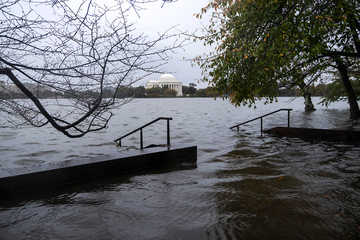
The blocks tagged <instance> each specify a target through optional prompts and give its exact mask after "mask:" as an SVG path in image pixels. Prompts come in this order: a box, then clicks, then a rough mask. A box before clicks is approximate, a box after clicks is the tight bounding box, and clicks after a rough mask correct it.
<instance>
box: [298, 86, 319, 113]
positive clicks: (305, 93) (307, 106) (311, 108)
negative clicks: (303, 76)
mask: <svg viewBox="0 0 360 240" xmlns="http://www.w3.org/2000/svg"><path fill="white" fill-rule="evenodd" d="M300 89H301V91H302V92H303V93H302V95H303V97H304V100H305V102H304V104H305V111H315V110H316V109H315V107H314V104H313V103H312V101H311V93H310V91H309V86H307V85H306V84H305V82H302V83H301V84H300Z"/></svg>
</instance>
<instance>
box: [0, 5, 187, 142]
mask: <svg viewBox="0 0 360 240" xmlns="http://www.w3.org/2000/svg"><path fill="white" fill-rule="evenodd" d="M147 2H154V0H145V1H143V0H141V1H137V0H126V1H116V2H115V3H114V5H112V6H107V5H104V4H103V3H101V2H100V1H95V0H84V1H66V0H57V1H52V0H40V1H29V0H20V1H19V0H11V1H1V3H0V77H1V79H0V80H1V82H0V83H1V86H0V103H1V107H0V114H1V115H2V116H3V117H4V119H6V120H7V121H8V122H10V123H12V124H15V125H23V124H29V123H30V124H32V125H34V126H44V125H46V124H51V125H52V126H53V127H54V128H55V129H57V130H59V131H61V132H62V133H64V134H65V135H66V136H68V137H81V136H83V135H85V134H86V133H88V132H92V131H97V130H100V129H103V128H106V126H107V124H108V122H109V120H110V119H111V117H112V116H113V113H112V109H114V108H116V107H119V106H121V105H122V104H125V103H127V102H128V101H129V100H130V99H118V98H116V97H115V96H116V94H117V91H118V89H119V88H120V86H131V85H132V84H133V83H135V82H137V81H139V80H141V79H143V78H144V77H146V76H148V75H149V74H152V73H159V72H161V66H162V65H163V64H165V63H166V61H167V60H168V59H169V58H170V57H169V53H171V52H172V51H173V50H175V49H177V48H179V47H181V46H182V44H183V43H182V42H176V41H175V42H174V44H173V45H170V46H167V47H165V48H164V47H162V48H157V45H158V43H159V42H161V41H163V40H166V39H169V38H172V37H173V35H172V34H170V32H169V31H167V32H164V33H162V34H159V35H158V37H157V38H156V39H148V38H147V36H146V35H145V34H144V33H139V32H137V31H136V29H135V27H134V24H132V23H129V22H128V20H127V16H128V15H129V14H136V13H135V12H134V9H135V11H140V10H141V9H142V8H143V7H142V6H143V5H144V4H145V3H147ZM160 2H162V1H160ZM165 2H171V1H164V3H165ZM169 30H170V29H169ZM25 83H27V84H28V85H27V84H25ZM13 85H16V88H14V87H13ZM29 86H36V87H35V88H32V89H31V88H29ZM14 89H17V90H14ZM39 89H42V90H44V89H45V90H46V91H48V92H50V93H51V96H52V97H53V98H54V97H56V99H51V100H44V99H41V100H39V98H38V95H37V94H38V92H39ZM108 90H112V95H111V96H109V95H107V98H105V97H104V92H105V91H107V92H109V91H108ZM17 91H21V92H22V93H23V94H25V95H26V96H27V98H28V100H24V101H18V100H16V99H15V98H16V97H17V96H18V95H17V94H16V92H17ZM86 93H91V94H90V95H89V96H87V94H86ZM65 96H66V98H67V100H66V101H65V100H64V99H61V98H63V97H65ZM54 105H57V106H60V107H61V110H59V108H54V107H53V106H54Z"/></svg>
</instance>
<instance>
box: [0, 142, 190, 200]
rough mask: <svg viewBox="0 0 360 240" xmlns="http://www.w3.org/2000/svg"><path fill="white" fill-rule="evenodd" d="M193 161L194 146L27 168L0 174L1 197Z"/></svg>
mask: <svg viewBox="0 0 360 240" xmlns="http://www.w3.org/2000/svg"><path fill="white" fill-rule="evenodd" d="M196 161H197V147H196V146H191V147H189V146H166V147H153V148H148V149H144V150H133V151H124V152H121V153H118V154H108V155H102V156H99V157H94V158H86V159H75V160H71V161H65V162H59V163H52V164H47V165H39V166H36V167H35V166H34V167H30V168H15V169H7V170H0V196H4V195H9V194H13V193H17V192H21V191H26V190H30V189H35V188H44V187H52V186H59V185H66V184H70V183H73V182H78V181H83V180H86V179H90V178H94V177H98V176H102V175H109V174H119V173H127V172H133V171H137V170H141V169H145V168H151V167H155V166H159V165H163V164H166V163H170V162H194V163H195V162H196Z"/></svg>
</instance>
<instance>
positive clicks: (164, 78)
mask: <svg viewBox="0 0 360 240" xmlns="http://www.w3.org/2000/svg"><path fill="white" fill-rule="evenodd" d="M156 86H158V87H161V88H162V87H164V86H168V88H169V89H174V90H175V91H176V92H177V94H176V95H177V96H182V82H179V81H178V80H177V79H176V78H175V77H174V76H173V75H171V74H164V75H161V77H159V78H158V80H155V81H148V82H147V83H146V88H153V87H156Z"/></svg>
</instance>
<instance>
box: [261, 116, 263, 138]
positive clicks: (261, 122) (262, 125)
mask: <svg viewBox="0 0 360 240" xmlns="http://www.w3.org/2000/svg"><path fill="white" fill-rule="evenodd" d="M260 125H261V127H260V131H261V134H262V132H263V118H262V117H261V118H260Z"/></svg>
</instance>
